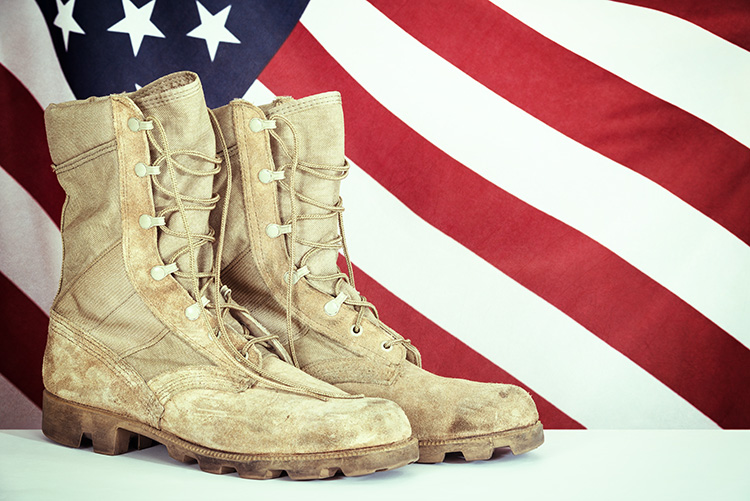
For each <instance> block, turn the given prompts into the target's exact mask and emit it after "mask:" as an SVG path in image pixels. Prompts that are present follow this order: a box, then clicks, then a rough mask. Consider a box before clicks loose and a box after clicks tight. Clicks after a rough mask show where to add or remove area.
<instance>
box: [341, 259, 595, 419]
mask: <svg viewBox="0 0 750 501" xmlns="http://www.w3.org/2000/svg"><path fill="white" fill-rule="evenodd" d="M339 267H340V268H341V269H342V270H345V269H346V262H345V261H344V258H343V257H341V258H340V259H339ZM354 276H355V278H356V279H357V288H358V289H359V290H360V291H362V293H363V294H365V295H366V296H367V299H368V300H369V301H372V302H373V303H374V304H376V305H377V306H378V312H381V316H380V318H381V320H383V321H384V322H385V323H387V324H388V325H389V326H391V327H393V328H394V329H396V331H398V332H400V333H408V338H409V339H411V341H412V344H414V346H416V347H417V348H419V349H420V352H421V353H422V363H423V366H424V368H425V369H427V370H428V371H430V372H433V373H435V374H439V375H441V376H445V377H457V378H463V379H470V380H473V381H484V382H488V383H507V384H515V385H517V386H521V387H522V388H524V389H525V390H526V391H528V392H530V393H532V394H533V395H534V402H536V404H537V408H538V409H539V415H540V417H541V420H542V423H544V427H545V428H548V429H550V428H553V429H582V428H583V425H581V424H580V423H579V422H577V421H576V420H574V419H573V418H571V417H570V416H568V415H567V414H565V413H564V412H563V411H561V410H560V409H558V408H557V407H555V406H554V405H552V404H551V403H550V402H548V401H547V400H545V399H544V398H542V397H541V396H540V395H538V394H536V393H535V392H534V391H533V390H531V389H530V388H528V387H527V386H526V385H524V384H523V383H522V382H521V381H519V380H517V379H516V378H514V377H513V376H511V375H510V374H508V373H507V372H505V371H504V370H503V369H501V368H500V367H498V366H497V365H495V364H493V363H492V362H491V361H490V360H488V359H487V358H485V357H483V356H482V355H481V354H479V353H477V352H476V351H474V350H473V349H472V348H470V347H469V346H467V345H466V344H464V343H463V342H462V341H461V340H459V339H457V338H455V337H454V336H452V335H450V334H449V333H448V332H447V331H445V330H443V329H442V328H440V327H439V326H438V325H437V324H435V323H434V322H432V321H431V320H430V319H428V318H427V317H425V316H424V315H422V314H421V313H419V312H418V311H417V310H415V309H414V308H412V307H411V306H409V305H408V304H406V303H405V302H404V301H402V300H401V299H399V298H398V297H397V296H395V295H394V294H393V293H391V292H390V291H389V290H388V289H386V288H385V287H383V286H382V285H380V284H379V283H378V282H376V281H375V280H374V279H373V278H372V277H370V276H369V275H367V274H366V273H365V272H363V271H362V270H361V269H359V268H358V267H356V266H354Z"/></svg>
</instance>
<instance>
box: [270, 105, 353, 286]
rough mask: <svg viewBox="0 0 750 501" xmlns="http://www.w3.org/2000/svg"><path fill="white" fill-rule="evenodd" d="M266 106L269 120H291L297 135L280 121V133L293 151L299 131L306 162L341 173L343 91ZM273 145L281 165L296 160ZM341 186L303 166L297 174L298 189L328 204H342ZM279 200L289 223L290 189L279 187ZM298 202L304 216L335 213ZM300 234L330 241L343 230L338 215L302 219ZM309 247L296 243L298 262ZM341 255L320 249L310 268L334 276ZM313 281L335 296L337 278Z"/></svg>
mask: <svg viewBox="0 0 750 501" xmlns="http://www.w3.org/2000/svg"><path fill="white" fill-rule="evenodd" d="M261 109H262V110H263V111H264V112H265V113H266V116H267V117H269V118H270V117H272V116H273V115H281V116H283V117H284V118H286V119H287V120H288V121H289V122H290V123H291V124H292V126H293V127H294V133H293V132H292V130H291V128H290V127H289V125H288V124H286V123H285V122H284V121H282V120H276V133H277V134H278V135H279V137H280V138H281V140H282V141H283V142H284V144H285V145H286V148H287V150H288V151H289V152H290V153H291V154H294V136H295V135H296V138H297V144H298V148H299V160H300V161H301V162H305V163H309V164H315V165H329V166H331V167H334V169H332V170H322V171H319V172H320V173H321V174H325V175H329V176H331V175H339V174H341V171H337V170H335V166H343V165H344V163H345V159H344V113H343V109H342V107H341V95H340V94H339V93H338V92H326V93H324V94H318V95H315V96H310V97H306V98H304V99H298V100H297V99H292V98H279V99H277V100H276V101H274V102H273V103H271V104H269V105H266V106H262V107H261ZM271 149H272V151H273V156H274V162H275V164H276V168H277V169H278V168H280V167H281V166H283V165H290V164H291V162H292V159H291V158H289V156H288V155H287V154H286V153H285V152H284V149H283V148H282V147H281V145H280V144H278V142H277V141H273V140H272V141H271ZM290 174H291V172H290V169H289V168H287V169H286V182H289V179H290ZM340 184H341V181H331V180H328V179H320V178H318V177H315V176H314V175H312V174H310V173H308V172H304V171H302V170H300V169H297V172H296V173H295V187H296V189H297V192H298V193H300V194H302V195H304V196H306V197H309V198H312V199H313V200H316V201H318V202H322V203H324V204H328V205H335V204H336V202H338V199H339V187H340ZM279 200H280V202H279V205H280V210H281V218H282V220H283V221H284V222H286V221H289V220H290V219H291V216H292V209H291V203H290V197H289V192H288V191H286V190H283V189H282V188H281V187H279ZM296 206H297V212H298V214H299V215H307V214H330V211H327V210H325V209H320V208H318V207H315V206H314V205H311V204H309V203H306V202H303V201H302V200H299V199H297V201H296ZM297 234H298V237H299V239H301V240H308V241H312V242H320V243H325V242H330V241H331V240H333V239H335V238H336V237H337V236H338V234H339V231H338V219H337V217H335V216H333V217H330V218H327V219H318V220H303V221H298V223H297ZM290 244H291V238H290V236H289V235H287V245H290ZM310 249H311V247H309V246H307V245H303V244H300V243H296V244H295V248H294V257H295V261H296V262H295V265H296V266H299V265H300V260H301V259H302V256H303V255H304V254H305V253H306V252H308V251H309V250H310ZM337 258H338V251H336V250H333V249H318V250H316V251H315V253H314V254H313V255H312V257H311V258H310V259H309V260H308V261H307V262H306V266H307V267H308V268H309V269H310V272H311V274H313V275H330V274H333V273H337V272H338V271H339V269H338V266H337V264H336V260H337ZM309 282H310V283H311V284H312V285H313V286H315V287H316V288H318V289H320V290H322V291H323V292H326V293H328V294H331V295H335V293H334V286H335V281H333V280H324V281H321V280H312V279H309ZM349 289H350V290H349ZM346 292H347V294H349V295H350V297H352V296H353V294H355V292H354V291H353V289H351V288H347V290H346ZM357 297H358V295H357Z"/></svg>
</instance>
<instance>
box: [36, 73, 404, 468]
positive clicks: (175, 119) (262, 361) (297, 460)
mask: <svg viewBox="0 0 750 501" xmlns="http://www.w3.org/2000/svg"><path fill="white" fill-rule="evenodd" d="M45 121H46V126H47V132H48V142H49V145H50V151H51V154H52V159H53V162H54V163H55V166H54V169H55V172H56V174H57V176H58V179H59V180H60V183H61V185H62V186H63V188H64V189H65V192H66V203H65V207H64V209H63V219H62V228H61V230H62V237H63V248H64V257H63V271H62V278H61V282H60V288H59V291H58V294H57V296H56V298H55V301H54V303H53V307H52V311H51V313H50V328H49V337H48V343H47V348H46V351H45V357H44V363H43V376H44V384H45V396H44V408H43V431H44V432H45V434H47V435H48V436H49V437H50V438H52V439H53V440H56V441H58V442H61V443H63V444H66V445H70V446H76V447H77V446H80V445H81V443H82V439H83V438H84V437H90V438H91V440H92V442H93V445H94V450H95V451H97V452H104V453H108V454H118V453H121V452H126V451H127V450H128V449H129V448H132V447H134V446H135V447H142V446H147V445H149V444H150V443H152V442H151V441H153V440H156V441H158V442H160V443H164V444H165V445H167V448H168V450H169V453H170V455H172V456H173V457H175V458H177V459H180V460H183V461H195V460H197V461H198V462H199V464H200V466H201V468H202V469H204V470H206V471H211V472H214V473H224V472H228V471H235V470H236V471H238V473H239V474H240V476H244V477H249V478H269V477H274V476H278V475H280V474H281V473H282V472H283V471H287V473H288V474H289V475H290V476H292V477H293V478H321V477H327V476H331V475H333V474H335V473H336V472H337V471H339V470H341V471H343V472H344V473H345V474H348V475H359V474H365V473H371V472H373V471H376V470H379V469H384V468H385V469H389V468H394V467H397V466H400V465H403V464H407V463H409V462H411V461H413V460H414V459H416V442H415V440H413V439H412V438H411V429H410V427H409V423H408V420H407V418H406V416H405V415H404V414H403V411H402V410H401V409H400V408H399V407H398V406H397V405H395V404H393V403H391V402H388V401H386V400H383V399H373V398H364V397H361V396H356V395H355V396H353V395H349V394H347V393H345V392H344V391H342V390H340V389H338V388H335V387H333V386H331V385H328V384H326V383H324V382H322V381H319V380H317V379H315V378H313V377H311V376H309V375H308V374H305V373H303V372H302V371H299V370H298V369H296V368H294V367H293V366H291V365H289V364H287V363H285V362H283V361H282V360H280V359H279V356H281V355H283V354H284V351H283V348H281V345H280V344H279V343H278V341H277V340H276V338H275V337H274V336H272V335H270V333H269V332H268V331H267V329H265V327H263V326H262V325H261V324H260V323H258V322H257V320H256V319H255V318H253V317H252V316H251V315H250V314H249V312H248V311H247V310H246V309H245V308H242V307H241V306H239V305H237V304H236V303H235V302H234V301H233V300H232V298H231V291H230V290H228V289H227V288H225V287H222V286H221V278H220V276H219V272H218V267H216V266H214V259H215V255H214V248H216V249H219V250H217V251H216V252H217V255H218V254H220V252H221V251H220V249H221V247H222V241H221V236H220V235H219V234H218V232H217V231H215V229H214V228H212V226H211V225H210V224H209V222H210V220H211V219H210V216H211V214H212V213H213V212H219V213H221V212H222V211H223V210H224V206H223V205H222V204H220V203H219V202H220V200H221V197H220V196H219V195H218V194H217V193H214V177H215V176H216V175H217V174H218V173H219V172H221V170H222V164H224V162H227V161H228V159H227V158H221V157H220V156H217V155H216V151H217V149H218V148H217V142H218V143H219V144H222V141H221V132H220V131H219V130H218V129H217V128H216V124H215V123H214V122H213V120H212V118H211V112H210V111H208V110H207V109H206V106H205V102H204V98H203V93H202V88H201V84H200V81H199V79H198V77H197V75H195V74H193V73H189V72H182V73H176V74H173V75H168V76H166V77H163V78H161V79H159V80H157V81H155V82H153V83H152V84H149V85H147V86H145V87H143V88H142V89H140V90H138V91H137V92H135V93H131V94H120V95H113V96H108V97H103V98H90V99H87V100H81V101H73V102H70V103H63V104H59V105H51V106H50V107H49V108H48V109H47V110H46V112H45ZM215 131H218V135H217V136H215V135H214V134H215ZM224 165H227V164H224ZM227 170H228V165H227ZM225 181H227V186H228V185H229V182H228V181H229V178H228V177H225ZM229 201H230V204H231V198H230V199H229ZM331 416H338V420H337V419H332V418H331ZM282 422H285V423H286V424H285V425H284V426H283V427H282V426H277V424H278V423H282ZM135 437H137V438H138V439H137V440H135ZM131 439H132V440H131Z"/></svg>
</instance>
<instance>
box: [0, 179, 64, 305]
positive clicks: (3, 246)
mask: <svg viewBox="0 0 750 501" xmlns="http://www.w3.org/2000/svg"><path fill="white" fill-rule="evenodd" d="M0 214H2V217H0V272H2V273H3V274H4V275H5V276H6V277H8V279H10V281H11V282H13V283H14V284H16V286H17V287H18V288H19V289H21V290H22V291H23V292H24V293H25V294H26V295H27V296H28V297H29V298H30V299H31V300H32V301H33V302H34V303H36V305H37V306H39V308H40V309H41V310H42V311H43V312H44V313H45V314H46V313H48V312H49V310H50V308H51V307H52V300H53V299H54V298H55V293H56V292H57V284H58V281H59V278H60V270H61V268H62V240H61V238H60V231H59V230H58V228H57V225H56V224H55V223H54V222H53V221H52V220H51V219H50V217H49V216H48V215H47V213H46V212H45V211H44V209H42V208H41V207H40V206H39V204H38V203H37V202H36V200H34V198H33V197H32V196H31V195H29V193H28V192H27V191H26V190H25V189H24V188H23V186H21V185H20V184H18V183H17V182H16V180H15V179H13V177H11V176H10V174H8V173H7V172H6V171H5V169H3V168H2V167H0Z"/></svg>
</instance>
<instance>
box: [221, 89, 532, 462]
mask: <svg viewBox="0 0 750 501" xmlns="http://www.w3.org/2000/svg"><path fill="white" fill-rule="evenodd" d="M217 113H218V116H219V117H220V123H221V127H222V129H223V130H227V131H229V130H231V132H228V133H227V136H230V135H231V137H232V140H233V144H232V146H231V147H230V151H231V152H232V155H233V157H232V160H233V161H232V165H233V168H234V169H235V172H237V173H238V174H239V176H237V177H239V178H241V182H239V183H236V185H235V190H234V191H235V192H236V196H237V197H238V198H242V205H241V206H240V205H239V204H238V205H237V206H236V207H235V208H234V210H232V211H231V212H230V225H229V231H230V233H233V235H232V236H231V237H228V238H230V239H231V241H232V242H233V243H232V247H231V248H228V249H227V252H226V254H225V255H224V256H223V259H222V268H223V273H224V275H223V276H224V280H225V281H226V282H227V284H229V285H230V286H231V287H232V289H233V291H234V294H235V296H234V297H235V298H236V299H238V301H239V302H240V303H241V304H243V305H245V306H248V307H250V308H251V309H252V310H253V312H254V314H256V315H258V316H262V318H263V319H264V321H265V322H266V323H267V324H268V325H271V326H273V327H274V329H277V331H282V332H284V333H285V334H286V336H285V337H284V336H283V335H282V339H283V341H284V343H285V346H287V347H288V350H289V351H290V352H291V353H293V354H294V355H295V361H296V363H297V364H298V365H299V366H300V367H301V368H302V369H303V370H304V371H305V372H308V373H309V374H311V375H313V376H315V377H316V378H320V379H322V380H324V381H327V382H329V383H331V384H334V385H336V386H338V387H340V388H343V389H346V390H347V391H350V392H356V393H362V394H365V395H368V396H370V395H372V396H378V397H381V398H387V399H390V400H392V401H394V402H396V403H398V404H399V405H400V406H401V407H402V408H403V409H404V411H405V412H406V414H407V416H408V417H409V419H410V421H411V424H412V428H413V430H414V431H415V433H416V434H417V436H418V438H419V443H420V461H422V462H436V461H442V459H443V457H444V455H445V453H447V452H462V453H463V454H464V457H465V458H466V459H468V460H473V459H482V458H487V457H490V456H491V455H492V452H493V450H494V449H495V448H496V447H501V446H510V447H511V449H512V450H513V452H515V453H522V452H526V451H527V450H531V449H533V448H535V447H538V446H539V445H541V443H542V442H543V432H542V425H541V423H540V422H539V416H538V413H537V410H536V406H535V405H534V402H533V400H532V399H531V396H530V395H529V394H528V393H527V392H525V391H524V390H522V389H520V388H518V387H515V386H511V385H498V384H488V383H475V382H472V381H465V380H459V379H451V378H443V377H439V376H436V375H434V374H431V373H429V372H427V371H425V370H423V369H422V368H421V361H420V357H419V352H418V351H417V350H416V348H414V347H413V346H412V345H411V343H409V342H408V340H406V339H404V338H403V337H402V336H401V335H400V334H398V333H396V332H395V331H393V329H391V328H389V327H388V326H387V325H385V324H384V323H382V322H381V321H380V320H379V319H378V315H377V310H376V308H375V305H372V304H371V303H369V302H368V301H367V300H366V298H364V297H362V296H361V294H360V293H359V292H358V291H357V290H356V287H355V282H354V277H353V276H352V270H351V267H350V266H348V269H347V270H339V268H338V266H337V264H336V262H337V258H338V252H339V250H340V249H343V251H344V254H345V256H346V259H347V263H348V251H347V249H346V247H345V244H346V242H345V239H344V229H343V217H342V216H341V214H342V213H343V209H344V206H343V201H342V200H341V199H340V197H339V188H340V183H341V182H342V181H343V179H344V178H345V177H346V174H347V172H348V165H347V164H346V160H345V157H344V151H343V145H344V123H343V111H342V106H341V98H340V96H339V94H338V93H335V92H328V93H324V94H320V95H316V96H310V97H307V98H303V99H299V100H295V99H292V98H280V99H277V100H275V101H274V102H273V103H270V104H268V105H264V106H261V107H260V108H258V107H255V106H253V105H251V104H249V103H247V102H244V101H241V100H235V101H233V102H232V103H230V105H228V106H226V107H224V108H222V109H220V110H219V111H218V112H217ZM234 143H236V144H234ZM289 277H292V281H291V283H290V280H289Z"/></svg>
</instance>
